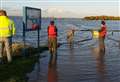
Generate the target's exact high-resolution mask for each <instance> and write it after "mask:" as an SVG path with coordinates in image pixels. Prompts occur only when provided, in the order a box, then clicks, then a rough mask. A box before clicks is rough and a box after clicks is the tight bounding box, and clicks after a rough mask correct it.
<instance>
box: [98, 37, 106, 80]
mask: <svg viewBox="0 0 120 82" xmlns="http://www.w3.org/2000/svg"><path fill="white" fill-rule="evenodd" d="M104 55H105V44H104V40H103V39H102V38H100V39H99V54H98V56H97V58H96V62H97V66H96V67H97V72H98V74H99V79H98V81H99V82H107V81H106V79H105V64H104Z"/></svg>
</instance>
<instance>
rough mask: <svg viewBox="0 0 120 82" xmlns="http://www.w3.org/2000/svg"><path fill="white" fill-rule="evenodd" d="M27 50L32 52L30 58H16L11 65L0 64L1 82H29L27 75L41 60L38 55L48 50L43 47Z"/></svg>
mask: <svg viewBox="0 0 120 82" xmlns="http://www.w3.org/2000/svg"><path fill="white" fill-rule="evenodd" d="M27 49H28V51H30V52H29V54H30V55H29V56H27V57H22V56H14V58H13V61H12V62H11V63H5V64H0V82H27V77H26V73H28V72H31V71H32V69H33V67H34V64H35V62H37V61H38V59H39V55H36V53H42V52H43V51H45V50H47V49H48V48H47V47H45V46H43V47H39V48H32V47H29V48H27ZM20 50H22V49H20ZM14 53H15V52H14ZM40 57H41V56H40Z"/></svg>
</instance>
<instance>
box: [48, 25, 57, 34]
mask: <svg viewBox="0 0 120 82" xmlns="http://www.w3.org/2000/svg"><path fill="white" fill-rule="evenodd" d="M48 36H57V31H56V27H55V26H54V25H49V26H48Z"/></svg>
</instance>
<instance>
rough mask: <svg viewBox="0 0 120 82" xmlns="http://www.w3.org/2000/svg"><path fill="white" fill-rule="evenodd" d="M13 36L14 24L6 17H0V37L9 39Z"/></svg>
mask: <svg viewBox="0 0 120 82" xmlns="http://www.w3.org/2000/svg"><path fill="white" fill-rule="evenodd" d="M14 34H15V24H14V22H13V21H12V20H10V19H9V18H8V17H6V16H0V37H10V36H12V35H14Z"/></svg>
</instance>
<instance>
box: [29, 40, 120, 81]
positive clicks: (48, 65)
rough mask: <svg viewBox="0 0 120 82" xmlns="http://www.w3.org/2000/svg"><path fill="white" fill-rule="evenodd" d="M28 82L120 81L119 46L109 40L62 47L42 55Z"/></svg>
mask: <svg viewBox="0 0 120 82" xmlns="http://www.w3.org/2000/svg"><path fill="white" fill-rule="evenodd" d="M41 55H46V57H44V58H41V59H39V62H37V63H36V65H35V68H34V70H33V71H32V72H31V73H29V74H27V76H28V77H29V79H28V82H120V44H119V42H117V41H114V40H112V39H110V38H106V40H105V43H103V42H101V41H98V40H87V41H84V42H76V43H75V44H74V45H73V46H72V47H70V46H69V45H68V44H63V45H61V46H60V47H59V48H58V50H57V55H56V56H51V55H50V54H49V51H46V52H44V53H42V54H41Z"/></svg>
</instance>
